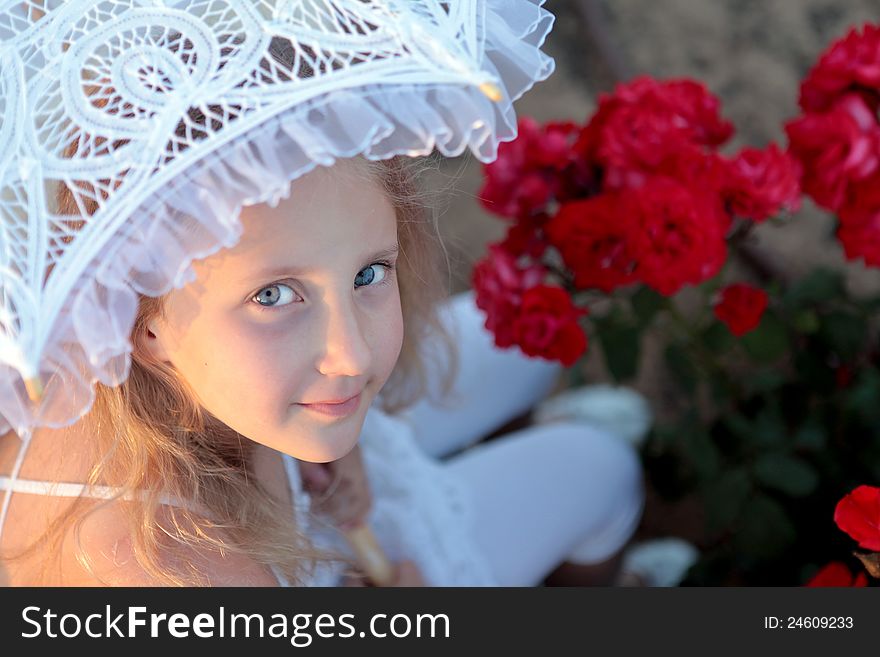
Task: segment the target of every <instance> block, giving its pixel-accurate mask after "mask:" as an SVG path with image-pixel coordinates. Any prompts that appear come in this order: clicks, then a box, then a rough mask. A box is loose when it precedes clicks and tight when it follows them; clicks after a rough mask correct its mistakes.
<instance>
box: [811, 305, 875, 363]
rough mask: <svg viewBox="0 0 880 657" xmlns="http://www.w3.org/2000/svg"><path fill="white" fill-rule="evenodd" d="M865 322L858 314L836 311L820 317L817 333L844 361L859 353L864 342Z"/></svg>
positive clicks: (853, 357)
mask: <svg viewBox="0 0 880 657" xmlns="http://www.w3.org/2000/svg"><path fill="white" fill-rule="evenodd" d="M866 332H867V324H866V323H865V321H864V320H863V319H862V318H861V317H859V316H858V315H854V314H852V313H847V312H842V311H837V312H833V313H828V314H827V315H824V316H823V317H821V318H820V326H819V333H820V335H821V336H822V338H823V339H824V340H825V342H826V343H827V344H828V346H829V347H831V348H832V349H833V350H834V351H835V352H836V353H837V355H838V356H840V357H841V359H843V360H844V361H846V362H849V361H852V360H854V359H855V357H856V356H857V355H858V354H859V352H860V351H861V349H862V345H863V344H864V342H865V336H866Z"/></svg>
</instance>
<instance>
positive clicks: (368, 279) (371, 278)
mask: <svg viewBox="0 0 880 657" xmlns="http://www.w3.org/2000/svg"><path fill="white" fill-rule="evenodd" d="M376 265H379V266H380V267H384V268H385V270H386V271H383V272H382V278H381V279H380V280H379V282H378V283H376V285H373V287H378V286H379V285H383V284H385V283H387V282H388V280H389V274H390V272H391V270H392V269H394V265H392V264H391V263H390V262H374V263H373V264H372V265H370V266H369V267H365V268H364V269H362V270H361V271H360V272H359V273H358V275H357V277H356V278H355V285H356V284H357V281H358V279H361V280H362V281H364V279H365V282H363V285H370V283H372V282H373V281H375V280H376V275H375V274H373V273H371V274H370V275H369V276H366V277H361V273H363V272H365V271H368V272H372V271H373V267H375V266H376Z"/></svg>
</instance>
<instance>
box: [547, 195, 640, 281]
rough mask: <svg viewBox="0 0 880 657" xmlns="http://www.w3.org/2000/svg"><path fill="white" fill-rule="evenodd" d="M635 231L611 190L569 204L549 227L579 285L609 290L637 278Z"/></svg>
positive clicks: (555, 243)
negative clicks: (634, 249)
mask: <svg viewBox="0 0 880 657" xmlns="http://www.w3.org/2000/svg"><path fill="white" fill-rule="evenodd" d="M633 230H634V227H633V222H632V221H631V218H630V216H629V215H628V214H626V213H625V212H623V211H622V209H621V207H620V204H619V203H618V201H617V196H616V195H614V194H611V193H606V194H602V195H600V196H596V197H594V198H591V199H586V200H581V201H571V202H569V203H565V204H563V205H562V206H561V207H560V208H559V211H558V212H557V213H556V215H555V216H554V217H553V218H552V219H551V220H550V221H549V222H548V223H547V225H546V226H545V233H546V235H547V239H548V240H549V241H550V243H551V244H553V246H555V247H556V248H557V249H558V250H559V253H560V255H561V256H562V259H563V261H564V262H565V264H566V266H567V267H568V268H569V269H570V270H571V272H572V273H573V274H574V284H575V286H576V287H578V288H580V289H589V288H598V289H600V290H602V291H603V292H606V293H607V292H611V291H612V290H614V289H616V288H618V287H621V286H623V285H627V284H629V283H633V282H635V281H636V276H635V273H634V270H635V266H636V261H635V257H634V252H633V243H632V234H633Z"/></svg>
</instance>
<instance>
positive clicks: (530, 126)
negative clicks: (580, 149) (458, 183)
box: [479, 117, 582, 217]
mask: <svg viewBox="0 0 880 657" xmlns="http://www.w3.org/2000/svg"><path fill="white" fill-rule="evenodd" d="M579 131H580V127H579V126H578V125H576V124H574V123H571V122H550V123H547V124H546V125H544V126H541V125H539V124H538V123H537V122H536V121H535V120H534V119H532V118H530V117H523V118H521V119H520V120H519V123H518V135H517V138H516V139H515V140H513V141H511V142H504V143H502V144H500V145H499V147H498V157H497V158H496V159H495V161H494V162H492V163H490V164H486V165H483V174H484V181H483V187H482V188H481V189H480V192H479V199H480V203H481V204H482V205H483V206H484V207H485V208H486V209H487V210H489V211H490V212H493V213H495V214H498V215H501V216H503V217H520V216H527V215H529V214H532V213H533V212H538V211H540V210H542V209H543V208H544V206H545V205H546V204H547V203H548V202H549V201H550V199H551V198H553V197H554V196H556V195H557V194H558V192H559V191H560V188H562V187H564V186H565V191H566V192H567V193H570V191H569V190H568V187H567V185H569V184H570V183H569V181H568V180H567V178H568V177H569V176H568V174H567V173H566V172H565V171H566V169H567V168H569V167H572V168H577V169H578V173H579V175H582V172H581V171H580V169H579V164H578V163H577V162H576V160H577V155H576V153H575V152H574V151H573V150H572V145H573V143H574V141H575V140H576V139H577V135H578V133H579Z"/></svg>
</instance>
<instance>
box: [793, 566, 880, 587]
mask: <svg viewBox="0 0 880 657" xmlns="http://www.w3.org/2000/svg"><path fill="white" fill-rule="evenodd" d="M807 586H814V587H819V586H826V587H827V586H849V587H852V586H855V587H862V586H868V576H867V575H866V574H865V573H864V571H861V572H859V573H858V574H857V575H856V576H855V577H853V574H852V571H851V570H850V569H849V566H847V565H846V564H845V563H841V562H840V561H832V562H831V563H829V564H826V565H825V566H823V567H822V569H821V570H819V572H818V573H816V574H815V575H813V577H812V579H810V581H809V582H807Z"/></svg>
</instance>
